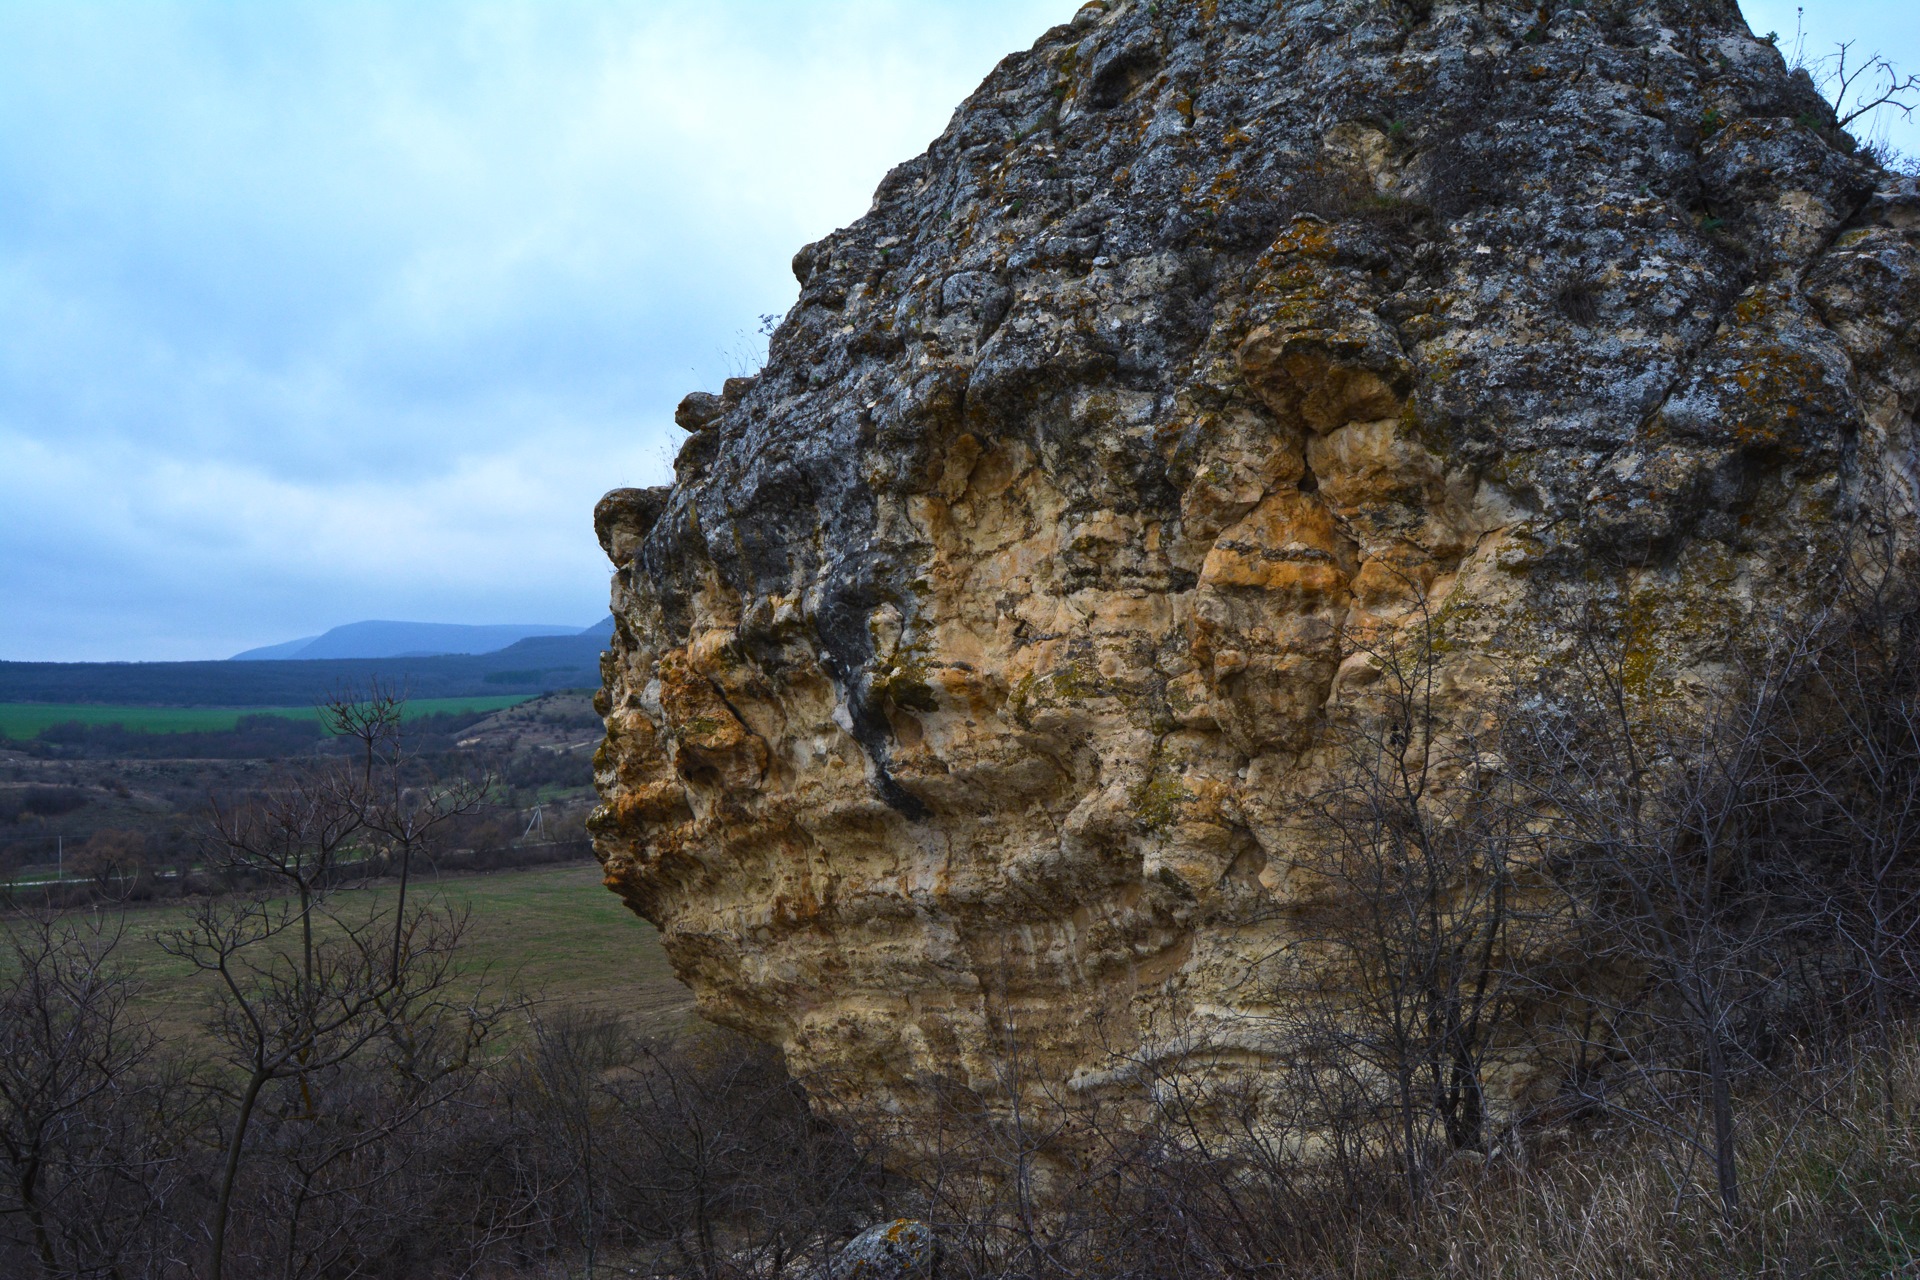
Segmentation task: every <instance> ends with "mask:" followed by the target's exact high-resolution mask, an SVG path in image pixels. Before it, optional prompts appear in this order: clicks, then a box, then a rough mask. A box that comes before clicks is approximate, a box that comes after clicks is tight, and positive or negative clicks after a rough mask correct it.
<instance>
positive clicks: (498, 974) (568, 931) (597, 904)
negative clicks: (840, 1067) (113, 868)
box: [116, 863, 693, 1039]
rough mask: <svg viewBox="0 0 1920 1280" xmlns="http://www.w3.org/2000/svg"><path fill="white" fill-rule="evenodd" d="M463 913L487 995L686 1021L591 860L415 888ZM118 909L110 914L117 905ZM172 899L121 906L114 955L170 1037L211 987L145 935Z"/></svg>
mask: <svg viewBox="0 0 1920 1280" xmlns="http://www.w3.org/2000/svg"><path fill="white" fill-rule="evenodd" d="M423 891H424V893H425V894H426V895H431V896H432V897H435V898H437V899H438V900H440V901H442V902H444V903H446V904H447V905H449V906H451V907H454V908H456V909H465V910H468V911H470V912H471V913H472V925H471V928H470V931H469V933H468V935H467V938H466V940H465V941H464V942H463V944H462V946H461V958H462V964H463V966H464V967H465V968H466V969H467V970H468V972H470V973H472V974H473V975H475V976H476V977H480V976H483V975H484V977H485V980H486V981H487V983H488V985H489V986H490V987H492V988H493V989H494V990H496V991H504V990H512V991H515V992H518V993H520V994H522V995H524V996H526V997H527V998H528V999H530V1000H533V1001H536V1002H539V1003H543V1004H546V1003H552V1004H566V1005H571V1006H575V1007H579V1008H583V1009H588V1010H594V1011H605V1012H608V1013H612V1014H615V1015H617V1016H619V1017H620V1018H622V1019H623V1020H625V1021H626V1022H628V1023H629V1024H630V1025H632V1026H633V1027H634V1028H635V1029H636V1030H642V1031H670V1030H675V1029H678V1028H679V1027H682V1026H684V1025H686V1024H687V1023H688V1022H689V1021H690V1020H691V1019H692V1017H693V1015H692V1009H693V996H692V993H691V992H689V991H688V990H687V988H686V986H685V985H684V984H683V983H681V982H680V980H679V979H677V978H675V977H674V976H673V969H672V966H671V965H669V964H668V962H667V957H666V952H665V951H664V950H662V949H661V946H660V935H659V933H658V932H656V931H655V929H654V928H653V926H652V925H650V924H648V923H647V922H646V921H644V920H641V919H639V918H637V917H636V916H634V915H633V914H632V913H631V912H629V911H628V910H627V909H626V907H624V906H623V905H622V904H621V902H620V900H619V899H618V898H616V897H614V895H612V894H611V893H608V892H607V891H606V889H605V888H603V887H602V886H601V883H600V868H599V866H598V865H596V864H593V863H575V864H573V865H571V866H562V867H540V868H536V869H532V870H525V871H500V872H493V873H489V874H484V875H461V876H448V877H446V878H444V879H441V880H439V881H437V882H435V881H431V880H429V881H427V882H425V883H424V884H422V883H421V882H418V881H416V882H415V887H414V891H413V892H414V894H415V895H416V896H415V897H414V899H413V900H414V901H416V902H417V901H420V900H421V897H420V895H421V894H422V893H423ZM393 892H394V889H393V885H392V884H391V883H389V882H385V881H382V882H379V883H376V884H375V885H373V886H371V887H369V888H365V889H354V890H348V891H345V892H343V893H342V894H341V895H339V897H338V898H337V899H336V902H337V903H338V904H339V906H340V907H341V908H342V909H343V910H347V911H364V910H368V909H370V908H373V907H376V906H380V905H384V904H385V903H386V902H387V901H388V900H390V898H391V896H392V894H393ZM116 910H117V908H116ZM190 910H191V908H190V907H188V906H185V905H182V904H179V903H166V904H162V905H156V906H140V905H136V906H132V907H129V908H126V917H125V919H126V937H125V940H124V941H123V943H122V944H121V952H120V954H121V956H122V958H124V959H125V960H126V961H127V962H128V963H129V964H130V965H132V966H133V967H134V969H135V970H136V971H137V972H138V974H139V976H140V978H141V979H142V981H143V983H144V984H145V986H146V994H145V996H144V997H143V1000H144V1003H145V1004H146V1006H147V1009H148V1011H149V1012H150V1013H151V1014H152V1016H153V1018H154V1021H155V1025H156V1028H157V1029H158V1030H159V1031H160V1032H161V1034H162V1035H163V1036H165V1037H167V1038H169V1039H174V1038H179V1037H191V1036H194V1035H197V1034H198V1032H199V1028H200V1026H201V1024H202V1023H203V1022H204V1020H205V1012H206V1009H207V1006H208V1001H209V1000H210V998H211V996H212V988H211V985H210V983H209V980H208V979H207V977H206V975H204V974H199V973H196V972H194V971H193V970H192V969H191V968H190V966H188V965H187V964H186V963H185V962H184V961H181V960H179V959H176V958H174V957H172V956H169V955H167V954H166V953H164V952H162V951H161V950H160V948H159V946H158V945H157V944H156V942H155V938H156V937H157V936H158V935H159V934H160V933H162V932H164V931H165V930H168V929H171V928H176V927H178V926H179V925H181V924H182V923H184V922H185V920H186V917H187V915H188V913H189V911H190Z"/></svg>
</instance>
